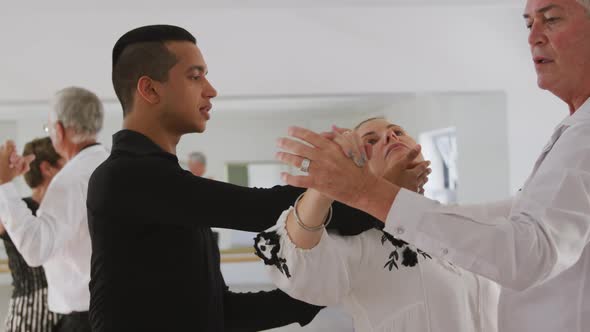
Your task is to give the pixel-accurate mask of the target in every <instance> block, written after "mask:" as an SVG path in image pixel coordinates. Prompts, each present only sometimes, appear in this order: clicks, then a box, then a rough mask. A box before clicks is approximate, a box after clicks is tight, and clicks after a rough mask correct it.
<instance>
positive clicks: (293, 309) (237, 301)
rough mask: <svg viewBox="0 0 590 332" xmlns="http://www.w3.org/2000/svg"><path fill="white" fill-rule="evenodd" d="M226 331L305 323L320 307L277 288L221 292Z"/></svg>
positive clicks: (264, 328) (259, 329)
mask: <svg viewBox="0 0 590 332" xmlns="http://www.w3.org/2000/svg"><path fill="white" fill-rule="evenodd" d="M223 306H224V310H223V311H224V314H225V328H226V330H227V331H228V332H247V331H251V332H255V331H261V330H268V329H273V328H277V327H282V326H286V325H289V324H293V323H298V324H299V325H301V326H305V325H307V324H309V323H310V322H311V321H312V320H313V319H314V318H315V316H316V315H317V314H318V312H320V310H321V309H322V308H323V307H320V306H315V305H312V304H308V303H305V302H303V301H299V300H296V299H294V298H292V297H290V296H289V295H287V294H285V293H284V292H282V291H281V290H279V289H275V290H271V291H261V292H256V293H252V292H250V293H236V292H231V291H229V290H226V291H225V293H224V301H223Z"/></svg>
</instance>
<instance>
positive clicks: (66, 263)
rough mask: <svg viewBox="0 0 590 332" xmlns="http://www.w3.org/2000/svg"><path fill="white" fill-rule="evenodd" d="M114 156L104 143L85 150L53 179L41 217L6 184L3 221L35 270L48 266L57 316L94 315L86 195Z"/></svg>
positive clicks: (0, 201) (0, 202)
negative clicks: (91, 312) (91, 182)
mask: <svg viewBox="0 0 590 332" xmlns="http://www.w3.org/2000/svg"><path fill="white" fill-rule="evenodd" d="M107 157H108V152H107V151H106V150H105V148H104V147H102V146H100V145H96V146H91V147H89V148H86V149H84V150H82V151H81V152H80V153H79V154H77V155H76V156H75V157H74V158H72V159H71V160H70V161H69V162H68V163H67V164H66V165H65V167H64V168H63V169H62V170H61V171H60V172H59V173H58V174H57V175H56V176H55V177H54V178H53V180H52V181H51V184H50V185H49V187H48V189H47V192H46V193H45V197H44V198H43V201H42V202H41V205H40V207H39V210H38V211H37V217H35V216H33V215H32V214H31V210H29V209H28V208H27V206H26V204H25V203H24V202H23V201H22V200H21V197H20V196H19V194H18V192H17V191H16V188H15V186H14V185H13V184H12V183H6V184H4V185H1V186H0V220H1V221H2V223H3V224H4V227H5V228H6V231H7V232H8V234H9V235H10V238H11V239H12V241H13V242H14V245H15V246H16V248H17V249H18V251H19V252H20V253H21V254H22V256H23V257H24V259H25V260H26V261H27V263H28V264H29V265H31V266H40V265H43V267H44V268H45V275H46V276H47V285H48V303H49V309H50V310H51V311H53V312H57V313H64V314H67V313H71V312H73V311H78V312H79V311H88V307H89V304H90V292H89V290H88V282H89V281H90V255H91V252H92V250H91V244H90V234H89V232H88V216H87V213H86V197H87V189H88V180H89V179H90V175H92V172H94V170H95V169H96V167H98V165H100V164H101V163H102V162H103V161H104V160H105V159H106V158H107Z"/></svg>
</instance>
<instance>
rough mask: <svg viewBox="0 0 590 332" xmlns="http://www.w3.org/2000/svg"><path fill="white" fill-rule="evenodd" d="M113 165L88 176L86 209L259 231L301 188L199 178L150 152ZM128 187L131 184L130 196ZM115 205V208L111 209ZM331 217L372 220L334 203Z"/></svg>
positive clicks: (152, 220) (156, 220) (149, 220)
mask: <svg viewBox="0 0 590 332" xmlns="http://www.w3.org/2000/svg"><path fill="white" fill-rule="evenodd" d="M112 167H113V168H112V169H111V170H110V171H109V172H106V173H105V172H104V171H103V170H101V171H99V173H98V176H97V173H96V172H95V174H94V175H93V176H92V178H91V180H90V186H89V187H90V188H91V190H89V192H88V201H89V205H88V207H89V210H90V211H91V212H93V213H96V212H97V211H100V213H102V214H108V213H123V212H124V211H125V210H126V209H130V208H133V209H134V214H133V215H134V216H139V218H140V219H141V220H143V222H145V223H166V224H167V225H171V224H172V225H173V224H176V225H190V226H195V225H198V226H205V227H216V228H229V229H236V230H241V231H249V232H262V231H264V230H265V229H268V228H269V227H272V226H273V225H274V224H275V222H276V220H277V218H278V217H279V216H280V215H281V213H282V212H283V211H284V210H285V209H287V208H288V207H289V206H290V205H292V204H293V203H294V202H295V199H297V196H299V195H300V194H301V193H302V192H303V191H304V189H301V188H295V187H291V186H275V187H273V188H249V187H242V186H238V185H234V184H231V183H225V182H221V181H216V180H211V179H207V178H202V177H198V176H194V175H192V174H191V173H190V172H188V171H185V170H183V169H181V168H180V167H179V166H178V162H177V161H176V160H168V161H166V160H163V159H162V158H154V157H150V156H148V157H145V158H133V159H125V163H123V162H118V161H115V162H114V163H113V166H112ZM128 188H133V190H132V192H133V195H129V192H130V190H129V189H128ZM155 190H157V191H158V194H154V191H155ZM159 193H165V194H159ZM114 207H119V208H118V209H117V211H113V210H115V209H114ZM190 216H194V218H191V217H190ZM334 218H335V220H334V221H335V222H334V224H335V225H338V222H339V221H340V220H348V219H351V218H356V219H355V220H356V221H359V222H362V221H364V222H365V223H369V222H372V221H373V220H374V218H373V217H371V216H369V215H368V214H365V213H362V212H360V211H358V210H355V209H353V208H350V207H347V206H345V205H343V204H335V205H334ZM358 224H360V223H358Z"/></svg>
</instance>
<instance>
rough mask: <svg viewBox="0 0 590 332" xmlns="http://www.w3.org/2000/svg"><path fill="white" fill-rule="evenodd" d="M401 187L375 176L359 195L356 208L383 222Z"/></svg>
mask: <svg viewBox="0 0 590 332" xmlns="http://www.w3.org/2000/svg"><path fill="white" fill-rule="evenodd" d="M400 190H401V188H400V187H399V186H397V185H395V184H393V183H391V182H389V181H387V180H385V179H383V178H377V179H376V180H374V181H373V183H372V185H370V186H367V189H366V190H365V191H364V192H363V193H361V195H359V200H358V202H357V204H355V205H356V206H355V207H356V208H358V209H359V210H362V211H365V212H366V213H368V214H370V215H372V216H374V217H375V218H377V219H379V220H380V221H382V222H383V223H385V220H386V219H387V215H388V214H389V210H390V209H391V206H392V205H393V201H394V200H395V197H396V196H397V194H398V193H399V191H400Z"/></svg>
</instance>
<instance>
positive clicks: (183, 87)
mask: <svg viewBox="0 0 590 332" xmlns="http://www.w3.org/2000/svg"><path fill="white" fill-rule="evenodd" d="M166 46H167V47H168V49H169V50H170V51H171V52H173V53H174V54H175V55H176V57H177V58H178V62H177V63H176V65H174V67H172V68H171V69H170V71H169V72H168V80H167V81H166V82H165V83H163V84H162V85H161V88H162V90H161V98H162V100H161V101H162V105H163V109H164V112H163V118H162V120H163V121H165V122H166V123H168V124H169V125H171V126H173V129H174V130H176V131H177V132H179V133H181V134H185V133H194V132H198V133H201V132H203V131H205V128H206V123H207V121H208V120H209V117H210V115H209V112H210V110H211V106H212V105H211V99H212V98H215V97H216V96H217V91H216V90H215V88H213V86H212V85H211V83H209V81H208V80H207V78H206V75H207V64H206V63H205V60H204V59H203V55H202V54H201V51H200V50H199V48H198V47H197V45H195V44H193V43H190V42H169V43H167V44H166Z"/></svg>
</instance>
